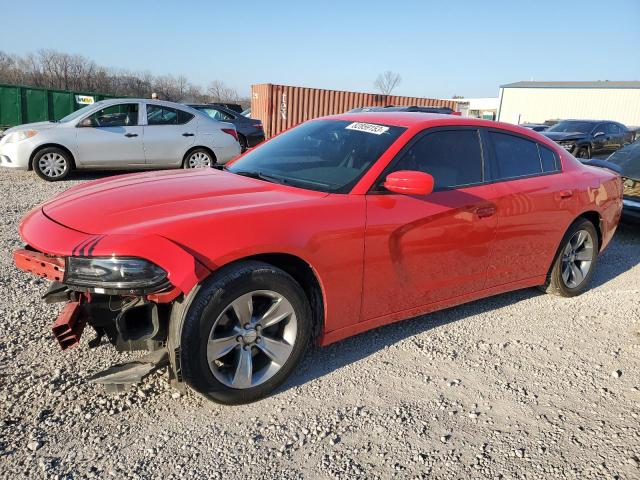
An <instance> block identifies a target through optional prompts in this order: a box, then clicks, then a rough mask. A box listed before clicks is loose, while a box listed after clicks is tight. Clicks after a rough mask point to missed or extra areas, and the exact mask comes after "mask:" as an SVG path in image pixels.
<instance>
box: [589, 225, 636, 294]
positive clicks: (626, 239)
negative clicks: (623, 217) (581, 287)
mask: <svg viewBox="0 0 640 480" xmlns="http://www.w3.org/2000/svg"><path fill="white" fill-rule="evenodd" d="M624 245H631V246H632V248H626V249H624V250H623V249H622V248H621V247H622V246H624ZM638 264H640V224H633V223H621V224H620V225H619V226H618V230H617V231H616V234H615V236H614V238H613V240H612V241H611V244H610V245H609V247H608V248H607V249H606V250H605V251H604V253H603V254H602V255H601V256H600V258H599V259H598V263H597V265H596V270H595V272H594V273H593V278H592V279H591V287H590V288H596V287H600V286H601V285H604V284H605V283H607V282H609V281H610V280H613V279H614V278H616V277H618V276H620V275H622V274H623V273H624V272H626V271H628V270H631V269H632V268H633V267H635V266H636V265H638Z"/></svg>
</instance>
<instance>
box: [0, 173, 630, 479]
mask: <svg viewBox="0 0 640 480" xmlns="http://www.w3.org/2000/svg"><path fill="white" fill-rule="evenodd" d="M97 177H99V175H96V176H95V177H94V176H88V175H85V176H84V177H82V178H80V179H78V178H77V177H76V179H75V180H73V181H68V182H64V183H59V184H48V183H45V182H42V181H39V180H37V179H36V178H35V175H33V174H31V173H26V172H8V171H2V172H0V189H1V191H2V192H3V213H2V217H1V219H0V246H1V249H2V252H3V253H2V255H1V257H0V318H2V321H3V325H2V329H1V332H0V382H1V383H0V385H1V389H0V415H1V420H2V423H0V477H3V478H41V477H42V478H97V477H99V478H203V477H204V478H225V479H227V478H229V479H232V478H245V477H249V476H253V477H255V478H301V477H306V478H393V477H397V478H536V479H538V478H626V479H631V478H640V427H639V420H640V418H639V415H640V301H639V299H640V295H639V294H640V228H637V227H631V226H623V227H621V228H620V230H619V232H618V233H617V234H616V238H615V240H614V241H613V243H612V245H611V246H610V247H609V249H608V250H607V252H606V253H605V254H604V256H603V257H602V258H601V260H600V263H599V265H598V268H597V272H596V275H595V278H594V282H593V285H592V288H591V290H589V291H588V292H587V293H586V294H584V295H582V296H580V297H578V298H574V299H562V298H557V297H553V296H549V295H543V294H541V293H539V292H538V291H537V290H534V289H529V290H523V291H519V292H515V293H511V294H506V295H500V296H497V297H493V298H489V299H486V300H482V301H477V302H474V303H471V304H467V305H463V306H461V307H457V308H452V309H449V310H446V311H443V312H439V313H436V314H432V315H428V316H425V317H421V318H417V319H413V320H410V321H406V322H402V323H399V324H396V325H392V326H388V327H384V328H381V329H378V330H376V331H372V332H368V333H365V334H362V335H359V336H357V337H355V338H351V339H348V340H345V341H343V342H340V343H338V344H334V345H332V346H330V347H328V348H324V349H315V350H314V351H312V352H310V353H309V354H308V355H307V356H306V358H305V359H304V361H303V363H302V365H301V368H299V370H298V371H297V373H295V374H294V376H293V377H292V378H291V379H290V381H289V382H288V383H287V384H286V385H285V386H284V387H282V388H281V389H280V390H279V392H278V393H277V394H275V395H273V396H272V397H270V398H268V399H266V400H263V401H260V402H258V403H255V404H252V405H248V406H243V407H223V406H220V405H216V404H212V403H208V402H207V401H205V400H203V399H201V398H200V397H197V396H196V395H194V394H192V393H189V394H188V395H186V396H180V395H179V394H178V393H177V392H174V391H172V390H171V389H170V388H169V387H168V386H167V384H166V381H165V379H164V377H163V376H161V375H156V376H153V377H152V378H150V379H148V381H147V382H146V383H144V384H143V385H141V386H140V387H139V388H134V389H132V390H130V391H129V392H127V393H123V394H120V395H119V396H110V395H106V394H105V393H104V391H103V390H102V389H101V387H95V386H90V385H87V384H85V383H84V381H83V378H85V377H86V376H88V375H89V374H91V373H94V372H96V371H98V370H101V369H103V368H106V367H107V366H109V365H110V364H111V363H114V362H117V361H122V360H123V355H119V354H117V353H115V352H114V351H113V350H112V348H111V347H110V346H109V345H103V346H101V347H99V348H98V349H96V350H88V349H87V346H86V342H87V340H88V337H90V335H85V338H84V339H83V340H84V341H83V345H81V346H80V347H79V348H77V349H74V350H72V351H69V352H64V353H63V352H61V351H60V349H59V348H58V346H57V345H56V343H55V342H54V340H53V338H52V335H51V333H50V324H51V322H52V320H53V319H54V317H55V315H56V313H57V311H58V310H59V308H60V306H59V305H45V304H44V303H42V302H41V301H40V300H39V296H40V295H41V294H42V293H43V292H44V291H45V282H44V281H41V280H39V279H35V278H33V277H31V276H29V275H26V274H22V273H21V272H18V271H16V270H15V269H14V268H13V266H12V262H11V255H10V252H11V250H12V249H13V248H16V247H18V246H20V240H19V238H18V235H17V231H16V227H17V224H18V221H19V219H20V217H22V215H23V214H24V213H25V212H27V211H28V210H29V209H30V208H32V207H33V206H35V205H36V204H38V203H39V202H42V201H44V200H45V199H46V198H48V197H50V196H51V195H52V194H54V193H56V192H58V191H61V190H63V189H64V188H67V187H69V186H70V185H72V184H74V183H77V182H78V181H83V180H86V179H89V178H97Z"/></svg>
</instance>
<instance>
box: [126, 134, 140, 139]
mask: <svg viewBox="0 0 640 480" xmlns="http://www.w3.org/2000/svg"><path fill="white" fill-rule="evenodd" d="M124 136H125V137H127V138H132V137H137V136H138V134H137V133H125V134H124Z"/></svg>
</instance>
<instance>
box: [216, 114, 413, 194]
mask: <svg viewBox="0 0 640 480" xmlns="http://www.w3.org/2000/svg"><path fill="white" fill-rule="evenodd" d="M405 130H406V129H405V128H403V127H394V126H390V125H379V124H372V123H363V122H351V121H346V120H313V121H310V122H307V123H303V124H302V125H300V126H299V127H296V128H293V129H291V130H289V131H287V132H284V133H282V134H281V135H278V136H277V137H275V138H273V139H272V140H269V141H268V142H267V143H265V144H263V145H261V146H259V147H258V148H256V149H254V150H252V151H250V152H249V153H246V154H245V155H244V156H243V157H241V158H240V159H239V160H238V161H236V162H234V163H233V165H231V166H230V167H229V168H228V171H230V172H233V173H237V174H239V175H246V176H251V177H256V178H261V179H263V180H265V181H272V182H276V183H283V184H285V185H292V186H296V187H302V188H307V189H310V190H318V191H322V192H334V193H347V192H349V191H350V190H351V189H352V188H353V186H354V185H355V184H356V183H357V181H358V180H359V179H360V178H361V177H362V176H363V175H364V174H365V173H366V172H367V170H368V169H369V168H371V166H372V165H373V164H374V163H375V162H376V161H377V160H378V159H379V158H380V156H381V155H382V154H383V153H384V152H385V151H386V150H387V149H388V148H389V147H390V146H391V144H393V142H395V141H396V140H397V139H398V137H399V136H400V135H401V134H402V132H404V131H405Z"/></svg>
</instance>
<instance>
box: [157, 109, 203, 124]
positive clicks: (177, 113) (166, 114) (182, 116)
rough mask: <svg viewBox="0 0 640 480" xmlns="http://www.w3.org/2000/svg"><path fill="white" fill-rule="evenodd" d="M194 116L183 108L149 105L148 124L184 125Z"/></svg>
mask: <svg viewBox="0 0 640 480" xmlns="http://www.w3.org/2000/svg"><path fill="white" fill-rule="evenodd" d="M192 118H193V115H192V114H190V113H188V112H184V111H182V110H178V109H175V108H170V107H164V106H159V105H147V124H148V125H182V124H183V123H187V122H188V121H189V120H191V119H192Z"/></svg>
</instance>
